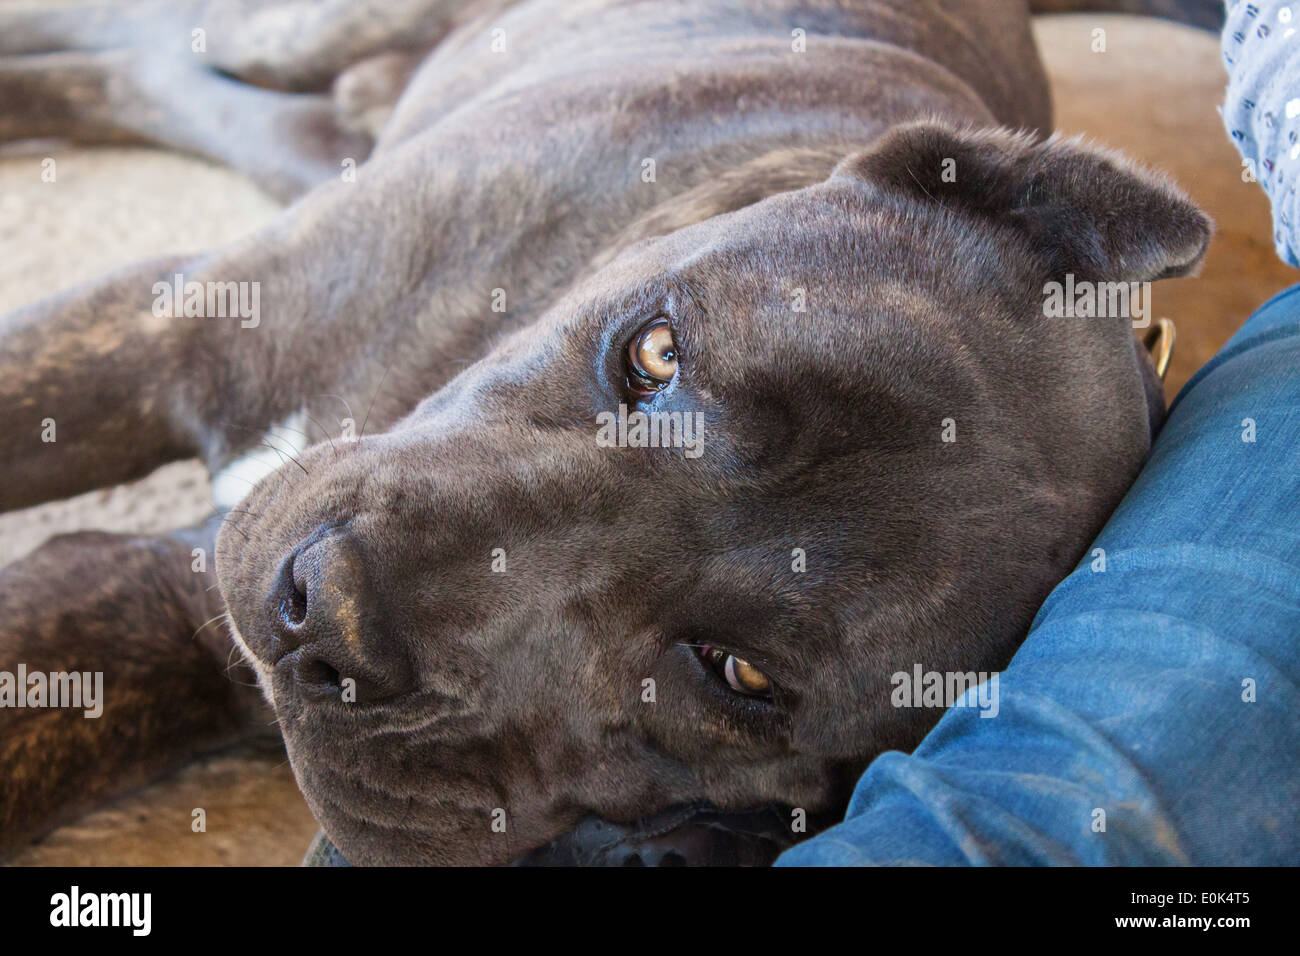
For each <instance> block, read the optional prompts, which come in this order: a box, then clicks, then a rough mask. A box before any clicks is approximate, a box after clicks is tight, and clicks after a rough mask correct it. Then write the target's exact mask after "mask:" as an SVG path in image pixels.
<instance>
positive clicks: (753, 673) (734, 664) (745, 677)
mask: <svg viewBox="0 0 1300 956" xmlns="http://www.w3.org/2000/svg"><path fill="white" fill-rule="evenodd" d="M699 655H700V659H701V660H703V661H704V662H705V663H706V664H708V665H709V666H710V667H711V668H713V671H714V673H716V674H717V675H718V676H719V677H721V678H722V679H723V680H724V681H726V683H727V686H728V687H730V688H731V689H732V690H734V691H735V692H736V693H738V694H745V695H746V696H748V697H771V696H772V682H771V681H770V680H769V679H768V677H767V675H766V674H764V673H763V672H762V671H761V670H759V669H758V668H757V667H755V666H754V665H753V664H751V663H749V661H744V660H741V659H740V658H739V657H737V656H736V655H735V654H728V653H727V652H726V651H724V650H722V649H721V648H718V647H709V646H708V645H705V646H704V647H701V648H700V649H699Z"/></svg>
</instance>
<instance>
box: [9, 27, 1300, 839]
mask: <svg viewBox="0 0 1300 956" xmlns="http://www.w3.org/2000/svg"><path fill="white" fill-rule="evenodd" d="M1098 26H1101V27H1104V28H1105V29H1106V31H1107V47H1108V52H1106V53H1093V52H1092V49H1091V47H1092V31H1093V29H1094V28H1096V27H1098ZM1038 33H1039V39H1040V42H1041V43H1042V46H1043V49H1044V56H1045V59H1046V60H1047V62H1048V67H1049V71H1050V73H1051V75H1052V81H1053V85H1054V88H1055V91H1056V101H1057V126H1058V128H1060V129H1062V130H1064V131H1066V132H1072V133H1086V134H1088V135H1089V136H1090V137H1092V138H1094V139H1096V140H1098V141H1100V142H1104V143H1107V144H1109V145H1111V146H1115V147H1118V148H1121V149H1123V150H1125V151H1126V152H1128V153H1129V154H1130V155H1133V156H1135V157H1137V158H1139V159H1142V160H1144V161H1146V162H1147V163H1149V164H1151V165H1155V166H1158V167H1162V168H1164V169H1166V170H1168V171H1169V172H1170V173H1172V174H1173V175H1174V177H1175V179H1177V180H1178V182H1179V183H1181V184H1182V186H1183V187H1184V188H1185V189H1186V190H1188V192H1190V193H1191V194H1192V196H1193V197H1194V198H1195V199H1196V200H1197V201H1198V202H1200V204H1201V205H1202V206H1203V207H1204V208H1205V209H1207V210H1208V211H1209V212H1210V214H1211V215H1212V216H1214V218H1215V220H1216V221H1217V222H1218V234H1217V236H1216V238H1215V240H1214V243H1213V245H1212V246H1211V248H1210V253H1209V256H1208V257H1207V260H1206V263H1205V266H1204V268H1203V269H1202V271H1201V275H1200V276H1199V277H1195V278H1187V279H1180V280H1177V281H1174V282H1168V283H1163V284H1161V285H1159V286H1157V288H1156V293H1155V304H1156V308H1155V315H1157V316H1168V317H1169V318H1172V319H1173V320H1174V321H1175V323H1176V324H1177V328H1178V348H1177V352H1176V355H1175V359H1174V364H1173V366H1172V368H1171V370H1170V374H1169V378H1168V382H1167V384H1168V386H1169V389H1170V394H1171V395H1172V394H1173V393H1174V392H1175V391H1176V390H1177V389H1178V388H1179V387H1180V386H1181V385H1182V383H1183V382H1185V381H1186V380H1187V378H1188V377H1189V376H1190V375H1191V374H1192V372H1194V371H1195V370H1196V369H1197V368H1198V367H1199V366H1200V365H1202V364H1203V363H1204V362H1205V361H1206V360H1207V359H1208V358H1209V357H1210V356H1211V355H1212V354H1213V353H1214V352H1215V350H1216V349H1217V348H1218V347H1219V346H1220V345H1221V344H1222V343H1223V341H1224V340H1226V339H1227V338H1228V336H1229V335H1231V334H1232V332H1233V331H1234V330H1235V329H1236V328H1237V327H1238V326H1239V325H1240V324H1241V323H1242V321H1244V320H1245V318H1246V317H1247V316H1248V315H1249V314H1250V313H1251V312H1252V311H1253V310H1254V308H1255V307H1256V306H1257V305H1259V304H1260V303H1261V302H1263V301H1264V300H1265V299H1266V298H1268V297H1269V296H1270V295H1272V294H1273V293H1274V292H1276V291H1277V290H1279V289H1281V288H1283V287H1285V286H1287V285H1290V284H1292V283H1294V282H1296V281H1297V280H1300V272H1297V271H1295V270H1292V269H1289V268H1287V267H1286V266H1284V265H1282V264H1281V263H1280V262H1279V261H1278V260H1277V259H1276V257H1275V256H1274V254H1273V249H1272V246H1271V244H1270V243H1269V239H1268V237H1269V235H1270V226H1269V221H1268V206H1267V203H1266V202H1265V199H1264V196H1263V193H1262V192H1261V191H1260V190H1259V188H1258V187H1257V186H1255V185H1254V184H1250V183H1245V182H1243V181H1242V179H1241V174H1240V171H1241V165H1240V162H1239V160H1238V158H1237V155H1236V152H1235V151H1234V150H1233V148H1232V146H1231V145H1230V143H1229V141H1228V139H1227V137H1226V135H1225V134H1224V132H1223V128H1222V124H1221V122H1220V119H1219V116H1218V114H1217V113H1216V106H1217V105H1218V103H1219V102H1220V98H1221V95H1222V90H1223V85H1224V78H1223V70H1222V67H1221V66H1220V63H1219V57H1218V46H1217V42H1216V39H1215V38H1213V37H1211V36H1208V35H1206V34H1201V33H1196V32H1194V31H1191V30H1187V29H1184V28H1181V27H1175V26H1172V25H1168V24H1161V23H1154V22H1150V21H1141V20H1135V19H1130V18H1118V17H1103V16H1094V15H1087V16H1074V17H1061V18H1052V19H1050V20H1045V21H1042V22H1040V23H1039V25H1038ZM43 155H45V154H43V153H41V152H37V153H35V154H32V155H28V156H23V157H18V158H11V159H5V160H0V237H3V239H0V312H3V311H5V310H7V309H10V308H12V307H14V306H16V305H19V304H21V303H23V302H25V301H28V300H30V299H33V298H37V297H39V296H41V295H43V294H46V293H48V292H50V291H53V290H55V289H57V288H59V287H61V286H64V285H68V284H70V283H72V282H75V281H78V280H81V279H86V278H89V277H92V276H94V275H96V274H98V273H100V272H103V271H105V270H107V269H109V268H111V267H112V266H114V265H117V264H120V263H123V262H127V261H130V260H134V259H138V258H141V257H144V256H148V255H152V254H161V253H168V252H179V251H183V250H187V249H200V248H203V247H205V246H209V245H213V244H216V243H219V242H224V241H226V240H228V239H231V238H233V237H235V236H238V235H240V234H241V233H243V232H246V231H248V230H249V229H252V228H253V227H255V226H257V225H258V224H260V223H262V222H264V221H265V220H266V219H267V218H268V217H269V216H270V215H272V214H273V213H274V210H275V205H274V204H273V203H272V202H271V201H269V200H268V199H266V198H265V197H263V196H262V195H261V194H259V193H258V192H257V191H256V190H254V189H253V188H252V187H251V186H249V185H248V184H247V183H245V182H243V181H242V180H241V179H239V177H237V176H235V175H234V174H232V173H229V172H226V171H224V170H220V169H215V168H213V167H211V166H208V165H206V164H203V163H200V162H197V161H194V160H190V159H183V158H180V157H177V156H170V155H166V154H162V153H158V152H153V151H144V150H93V151H87V150H76V151H67V152H62V151H61V152H58V153H56V154H55V155H56V159H57V163H58V167H57V172H58V181H57V183H55V184H47V183H42V182H41V181H40V175H39V173H40V159H41V158H42V157H43ZM207 494H208V489H207V479H206V476H205V475H204V473H203V470H202V469H201V468H200V467H199V466H198V465H197V464H196V463H193V462H186V463H180V464H176V465H172V466H169V467H167V468H164V469H162V470H160V471H159V472H157V473H155V474H154V475H152V476H150V477H149V478H148V479H146V480H144V481H142V482H138V483H137V484H135V485H133V486H130V487H127V488H119V489H112V490H106V491H103V492H95V493H92V494H89V495H83V496H81V497H79V498H76V499H73V500H71V501H66V502H57V503H54V504H50V505H45V506H42V507H40V508H33V509H29V510H27V511H22V512H16V513H11V514H7V515H0V564H4V563H6V562H8V561H12V560H14V559H16V558H18V557H20V556H21V555H23V554H25V553H27V552H28V551H30V550H31V549H32V548H34V547H36V546H37V545H38V544H39V543H40V542H41V541H42V540H44V539H45V538H46V537H48V536H49V535H51V534H54V533H58V532H60V531H67V530H73V529H77V528H104V529H108V530H119V531H150V530H163V529H165V528H167V527H172V526H178V525H181V524H187V523H192V522H193V521H196V520H198V519H199V518H201V517H202V516H203V515H204V514H205V513H206V511H207V508H208V503H207ZM200 807H201V808H203V809H204V810H205V811H206V814H207V830H206V832H205V833H194V832H192V830H191V821H192V811H193V810H194V809H196V808H200ZM314 831H315V824H314V823H313V821H312V819H311V816H310V814H309V813H308V811H307V808H306V806H305V805H304V803H303V801H302V798H301V797H300V796H299V795H298V792H297V790H296V788H295V787H294V784H293V777H292V775H291V774H290V772H289V769H288V767H287V765H286V764H285V762H284V758H283V756H282V755H280V754H271V755H268V754H265V753H255V752H249V751H238V752H233V753H229V754H223V755H220V756H217V757H214V758H211V759H209V760H206V761H204V762H201V763H199V764H195V765H194V766H192V767H190V768H188V769H187V770H185V771H184V772H182V773H180V774H177V775H175V776H173V777H172V778H169V779H167V780H163V781H160V782H158V783H156V784H154V785H153V786H151V787H148V788H146V789H144V790H142V791H140V792H139V793H136V794H134V795H132V796H129V797H127V798H124V799H122V800H119V801H117V802H116V803H115V804H113V805H112V806H110V807H107V808H105V809H103V810H101V811H99V812H96V813H93V814H89V815H88V816H86V817H84V818H83V819H81V820H80V821H78V822H77V823H75V824H72V825H70V826H66V827H64V828H62V829H60V830H58V831H57V832H55V833H53V834H51V835H50V836H49V837H48V838H46V839H45V840H43V841H41V842H40V843H38V844H36V845H34V846H32V847H31V848H30V849H29V850H27V851H26V852H24V853H23V854H21V855H20V856H19V857H18V858H17V859H16V860H15V861H14V862H15V863H18V864H28V865H44V864H160V865H173V864H191V865H223V864H281V865H286V864H294V863H297V862H298V860H299V859H300V858H301V856H302V853H303V851H304V849H305V848H306V846H307V842H308V840H309V839H310V837H311V835H312V833H313V832H314Z"/></svg>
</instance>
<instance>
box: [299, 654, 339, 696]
mask: <svg viewBox="0 0 1300 956" xmlns="http://www.w3.org/2000/svg"><path fill="white" fill-rule="evenodd" d="M294 670H295V672H296V674H297V677H298V683H300V684H303V685H306V686H309V687H312V688H314V689H315V690H317V691H321V692H324V693H326V694H329V695H337V694H338V693H339V692H340V690H341V689H342V683H343V682H342V678H341V677H340V675H339V672H338V669H337V668H335V667H334V666H333V665H331V664H327V663H326V662H325V661H322V660H319V659H318V658H311V659H308V660H302V661H299V662H298V663H297V664H296V666H295V668H294Z"/></svg>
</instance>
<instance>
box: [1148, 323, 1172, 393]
mask: <svg viewBox="0 0 1300 956" xmlns="http://www.w3.org/2000/svg"><path fill="white" fill-rule="evenodd" d="M1142 344H1143V345H1145V346H1146V349H1147V351H1148V352H1150V353H1151V361H1152V362H1153V363H1154V364H1155V367H1156V374H1157V375H1159V376H1160V381H1162V382H1163V381H1164V380H1165V372H1167V371H1169V360H1170V359H1172V358H1173V357H1174V323H1173V322H1172V321H1171V320H1169V319H1156V321H1155V324H1154V325H1152V326H1151V328H1150V329H1148V330H1147V334H1146V335H1144V336H1143V337H1142Z"/></svg>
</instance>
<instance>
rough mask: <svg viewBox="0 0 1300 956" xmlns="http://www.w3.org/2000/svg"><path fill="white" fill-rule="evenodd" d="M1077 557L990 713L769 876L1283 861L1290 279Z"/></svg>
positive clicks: (1291, 823) (1293, 640) (1230, 347)
mask: <svg viewBox="0 0 1300 956" xmlns="http://www.w3.org/2000/svg"><path fill="white" fill-rule="evenodd" d="M1298 9H1300V5H1298ZM1247 419H1249V420H1251V421H1252V422H1253V423H1254V436H1253V437H1254V441H1253V442H1251V441H1245V440H1243V436H1245V437H1250V436H1249V432H1248V429H1249V427H1250V423H1249V422H1245V420H1247ZM1094 547H1096V548H1102V549H1104V550H1105V561H1106V563H1105V570H1104V571H1102V572H1099V571H1096V570H1093V565H1094V563H1095V562H1096V559H1095V557H1094V556H1093V554H1092V553H1090V554H1089V555H1087V556H1086V557H1085V558H1084V560H1083V561H1082V562H1081V563H1080V565H1079V567H1078V568H1077V569H1076V570H1075V571H1074V572H1073V573H1072V574H1071V575H1070V576H1069V577H1068V578H1066V579H1065V581H1063V582H1062V583H1061V584H1060V585H1059V586H1058V587H1057V588H1056V590H1054V591H1053V592H1052V593H1051V595H1050V596H1049V597H1048V599H1047V601H1046V602H1045V603H1044V605H1043V607H1042V608H1041V610H1040V611H1039V613H1038V615H1037V617H1036V618H1035V620H1034V623H1033V626H1032V628H1031V629H1030V633H1029V636H1028V637H1027V639H1026V641H1025V643H1024V645H1023V646H1022V647H1021V649H1020V651H1019V652H1018V653H1017V654H1016V656H1015V658H1014V659H1013V661H1012V662H1011V664H1010V666H1009V667H1008V669H1007V670H1006V671H1005V672H1004V673H1003V674H1002V675H1001V677H1000V679H999V684H1000V687H999V692H1000V711H999V713H998V716H996V717H994V718H992V719H983V718H981V717H980V716H979V713H980V712H979V710H978V709H977V708H975V707H957V708H952V709H950V710H949V711H948V712H947V713H946V714H945V715H944V716H943V718H942V720H940V722H939V724H938V725H937V726H936V727H935V728H934V730H932V731H931V732H930V734H929V735H928V736H927V737H926V738H925V740H924V741H923V742H922V743H921V745H920V746H919V747H918V748H917V749H916V751H915V752H914V753H913V754H912V755H907V754H902V753H898V752H890V753H886V754H883V755H881V756H880V757H878V758H877V759H876V760H875V761H874V762H873V763H872V764H871V766H870V767H869V768H868V769H867V771H866V773H865V774H864V775H863V777H862V779H861V780H860V781H859V782H858V785H857V788H856V790H855V792H854V795H853V800H852V803H851V804H850V806H849V809H848V814H847V817H846V819H845V821H844V822H843V823H841V824H839V825H837V826H835V827H833V828H832V829H830V830H828V831H826V832H825V833H822V834H821V835H819V836H817V837H814V838H813V839H811V840H809V841H807V842H805V843H803V844H800V845H799V846H796V847H794V848H793V849H791V850H789V851H787V852H786V853H785V854H784V855H783V856H782V857H781V858H780V860H778V865H787V866H789V865H844V864H939V865H942V864H1089V865H1102V864H1107V865H1109V864H1149V865H1160V864H1197V865H1203V864H1220V865H1233V864H1262V865H1268V864H1291V865H1295V864H1300V286H1296V287H1293V288H1292V289H1290V290H1288V291H1286V292H1284V293H1282V294H1281V295H1279V296H1277V297H1275V298H1273V299H1272V300H1270V301H1269V302H1268V303H1266V304H1265V305H1264V306H1263V307H1262V308H1261V309H1260V310H1259V311H1258V312H1257V313H1256V314H1255V315H1254V316H1253V317H1252V318H1251V319H1250V320H1249V321H1248V322H1247V323H1246V324H1245V325H1244V326H1243V327H1242V329H1241V330H1240V331H1239V332H1238V333H1237V334H1236V335H1235V336H1234V337H1233V338H1232V340H1231V341H1229V342H1228V344H1227V345H1225V346H1224V348H1223V350H1222V351H1221V352H1220V353H1219V354H1218V355H1217V356H1216V357H1215V358H1214V359H1213V360H1212V361H1211V362H1210V363H1209V364H1208V365H1207V366H1206V367H1205V368H1204V369H1202V370H1201V371H1200V372H1199V373H1198V374H1197V375H1196V376H1195V377H1194V378H1193V379H1192V381H1191V382H1189V383H1188V385H1187V387H1186V388H1184V389H1183V391H1182V393H1181V394H1180V395H1179V396H1178V398H1177V400H1176V401H1175V403H1174V406H1173V408H1172V410H1171V414H1170V418H1169V420H1168V422H1167V424H1166V425H1165V428H1164V430H1163V431H1162V432H1161V434H1160V436H1159V439H1158V440H1157V442H1156V445H1155V447H1154V448H1153V450H1152V453H1151V457H1150V459H1149V461H1148V463H1147V465H1146V467H1145V468H1144V470H1143V471H1142V473H1141V475H1140V476H1139V478H1138V480H1137V482H1136V484H1135V485H1134V486H1133V488H1132V490H1131V491H1130V492H1129V494H1128V496H1127V497H1126V498H1125V499H1124V501H1123V502H1122V503H1121V505H1120V507H1119V509H1118V510H1117V511H1116V513H1115V515H1114V516H1113V517H1112V518H1111V520H1110V522H1109V523H1108V524H1107V525H1106V527H1105V528H1104V529H1103V530H1102V532H1101V535H1100V536H1099V537H1098V539H1097V541H1096V543H1095V545H1094ZM1247 681H1251V682H1253V685H1254V696H1255V700H1254V702H1253V703H1248V702H1246V701H1245V700H1243V696H1246V695H1247V690H1246V686H1247V685H1244V684H1243V682H1247ZM1097 810H1102V811H1104V813H1105V831H1104V832H1095V831H1094V820H1095V819H1097V816H1096V811H1097Z"/></svg>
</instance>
